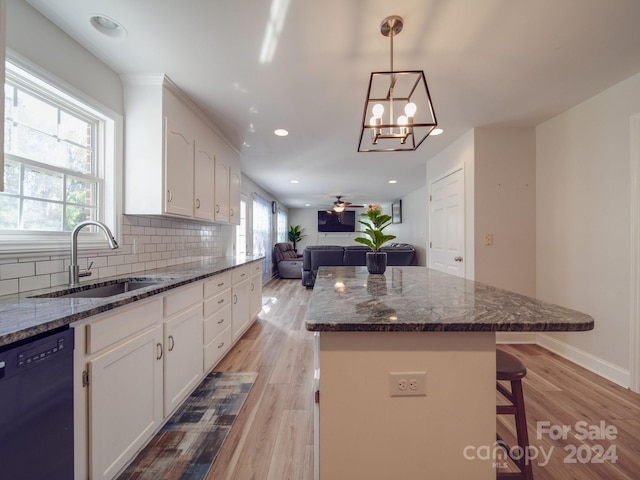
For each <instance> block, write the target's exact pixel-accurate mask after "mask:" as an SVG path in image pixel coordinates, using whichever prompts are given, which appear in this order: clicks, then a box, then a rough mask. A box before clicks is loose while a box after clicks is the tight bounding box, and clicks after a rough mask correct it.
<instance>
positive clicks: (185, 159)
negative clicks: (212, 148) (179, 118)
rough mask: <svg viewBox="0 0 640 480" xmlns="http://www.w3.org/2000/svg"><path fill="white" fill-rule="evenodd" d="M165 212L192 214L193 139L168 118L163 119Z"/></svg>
mask: <svg viewBox="0 0 640 480" xmlns="http://www.w3.org/2000/svg"><path fill="white" fill-rule="evenodd" d="M164 163H165V165H164V169H165V170H164V182H165V202H164V205H165V212H166V213H172V214H174V215H182V216H185V217H192V216H193V140H191V139H190V137H189V136H188V135H187V133H186V132H185V130H184V129H183V128H180V126H179V125H177V124H176V123H175V122H173V121H172V120H171V119H170V118H168V117H167V118H166V121H165V159H164Z"/></svg>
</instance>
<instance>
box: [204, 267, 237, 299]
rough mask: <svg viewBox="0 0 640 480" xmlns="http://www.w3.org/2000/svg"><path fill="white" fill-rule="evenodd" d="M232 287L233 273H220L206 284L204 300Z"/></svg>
mask: <svg viewBox="0 0 640 480" xmlns="http://www.w3.org/2000/svg"><path fill="white" fill-rule="evenodd" d="M230 286H231V272H225V273H220V274H218V275H215V276H213V277H211V278H210V279H209V280H207V281H205V282H204V298H209V297H210V296H212V295H216V294H218V293H220V292H221V291H223V290H225V289H227V288H229V287H230Z"/></svg>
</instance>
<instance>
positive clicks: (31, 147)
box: [5, 123, 58, 164]
mask: <svg viewBox="0 0 640 480" xmlns="http://www.w3.org/2000/svg"><path fill="white" fill-rule="evenodd" d="M6 126H7V128H5V133H6V134H7V136H6V138H5V151H6V152H7V153H12V154H14V155H17V156H20V157H24V158H29V159H31V160H37V161H39V162H44V163H51V164H55V163H56V161H55V159H56V152H57V149H58V141H57V140H56V139H55V138H54V137H51V136H49V135H47V134H45V133H42V132H38V131H36V130H32V129H31V128H28V127H24V126H22V125H16V124H14V123H9V124H8V125H6Z"/></svg>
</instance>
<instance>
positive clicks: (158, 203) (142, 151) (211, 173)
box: [123, 75, 241, 223]
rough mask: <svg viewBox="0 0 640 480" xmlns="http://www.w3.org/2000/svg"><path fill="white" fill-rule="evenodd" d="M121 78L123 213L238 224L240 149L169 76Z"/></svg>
mask: <svg viewBox="0 0 640 480" xmlns="http://www.w3.org/2000/svg"><path fill="white" fill-rule="evenodd" d="M123 80H124V83H125V116H126V121H125V125H126V136H125V152H126V156H125V185H124V192H125V206H124V213H126V214H131V215H170V216H177V217H183V218H184V217H187V218H197V219H201V220H208V221H216V222H220V223H229V222H230V221H232V223H239V219H238V220H237V221H236V220H235V217H234V218H233V219H232V220H231V219H230V206H231V205H234V206H235V205H236V203H237V204H238V206H239V203H240V180H241V174H240V158H239V155H238V153H237V152H236V151H235V150H234V149H233V148H231V147H230V146H229V145H228V144H227V142H226V141H225V140H224V139H223V138H222V136H221V135H220V134H219V133H218V131H217V130H216V129H215V127H214V126H213V125H212V124H211V123H210V122H209V120H208V119H207V118H206V117H205V116H204V115H203V114H202V113H201V111H200V110H199V109H198V107H197V106H195V105H194V104H193V103H192V102H191V101H190V100H189V99H188V98H187V97H186V96H185V95H184V94H183V93H182V92H181V91H180V90H179V89H178V88H177V87H176V86H175V85H174V84H173V83H172V82H171V81H170V80H169V79H168V78H167V77H166V76H162V75H161V76H158V75H155V76H140V75H135V76H124V77H123ZM232 170H233V171H234V172H236V176H234V177H232ZM232 178H233V183H232ZM231 185H233V197H230V195H231V194H232V192H231V190H232V188H231ZM236 197H237V198H236ZM237 211H238V208H235V209H234V212H237ZM237 215H239V213H236V216H237Z"/></svg>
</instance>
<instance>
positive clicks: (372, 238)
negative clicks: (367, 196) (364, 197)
mask: <svg viewBox="0 0 640 480" xmlns="http://www.w3.org/2000/svg"><path fill="white" fill-rule="evenodd" d="M360 216H361V217H367V218H368V219H369V221H365V220H358V223H360V224H362V225H364V226H365V229H364V230H358V233H364V234H365V235H367V236H368V237H369V238H366V237H357V238H355V239H354V240H355V241H356V242H358V243H362V244H363V245H366V246H367V247H369V248H370V249H371V250H373V251H374V252H377V251H378V250H380V248H381V247H382V246H383V245H384V244H385V243H387V242H388V241H390V240H393V239H394V238H396V236H395V235H386V234H385V233H384V232H383V230H384V229H385V228H387V227H388V226H389V225H390V224H391V215H383V214H382V207H381V206H380V205H379V204H377V203H372V204H371V205H369V207H368V208H367V211H366V212H364V213H361V214H360Z"/></svg>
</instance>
